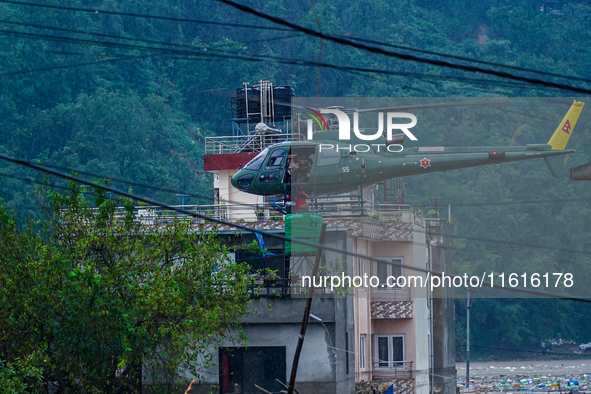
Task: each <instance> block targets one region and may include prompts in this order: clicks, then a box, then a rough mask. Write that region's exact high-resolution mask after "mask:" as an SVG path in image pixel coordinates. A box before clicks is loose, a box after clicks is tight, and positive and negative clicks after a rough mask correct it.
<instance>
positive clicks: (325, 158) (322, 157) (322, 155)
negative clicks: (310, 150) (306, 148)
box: [316, 148, 341, 167]
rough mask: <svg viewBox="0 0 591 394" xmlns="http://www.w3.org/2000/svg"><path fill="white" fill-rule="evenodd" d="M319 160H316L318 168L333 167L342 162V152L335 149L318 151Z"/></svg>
mask: <svg viewBox="0 0 591 394" xmlns="http://www.w3.org/2000/svg"><path fill="white" fill-rule="evenodd" d="M318 150H319V152H318V158H317V160H316V165H317V166H318V167H322V166H331V165H335V164H339V162H340V161H341V151H339V150H336V149H335V148H332V149H324V148H323V149H322V150H320V149H318Z"/></svg>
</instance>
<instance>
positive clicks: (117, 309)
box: [0, 185, 249, 393]
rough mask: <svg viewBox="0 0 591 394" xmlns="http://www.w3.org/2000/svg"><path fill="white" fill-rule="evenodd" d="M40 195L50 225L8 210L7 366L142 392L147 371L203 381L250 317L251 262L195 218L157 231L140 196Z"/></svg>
mask: <svg viewBox="0 0 591 394" xmlns="http://www.w3.org/2000/svg"><path fill="white" fill-rule="evenodd" d="M39 198H40V200H41V201H42V202H43V204H44V205H43V206H42V208H43V210H44V211H45V212H46V213H47V214H48V218H49V221H48V222H45V223H41V224H40V225H39V226H36V225H35V223H32V222H29V223H25V224H19V223H18V222H17V220H16V219H15V216H14V214H13V213H10V212H9V211H7V210H6V209H5V208H1V209H0V248H1V249H2V250H3V251H4V253H3V254H2V256H1V257H0V283H2V286H0V338H2V341H1V342H0V355H1V357H2V358H4V359H6V360H8V362H9V363H8V364H6V365H7V366H8V368H7V367H4V368H3V369H1V370H0V373H4V374H12V375H14V376H15V378H14V379H13V380H14V382H15V383H14V384H15V385H16V384H21V383H19V382H25V381H26V379H29V380H31V379H32V378H35V377H38V376H39V375H35V374H33V372H35V371H42V373H43V382H44V384H45V385H50V384H56V385H57V386H58V389H59V390H73V391H76V392H97V393H98V392H101V393H108V392H116V391H117V390H118V389H119V388H121V387H128V388H129V389H131V390H134V392H139V391H140V390H141V387H140V385H139V378H140V376H141V375H142V368H143V375H144V379H145V380H144V382H145V383H146V379H147V380H148V382H149V381H150V380H154V381H158V382H162V381H163V382H164V383H171V382H172V383H174V382H175V379H176V377H177V376H178V374H179V372H180V371H181V370H183V371H188V372H189V373H191V374H193V375H195V376H197V377H198V376H200V371H202V370H203V368H207V367H208V366H210V365H211V364H212V357H211V354H210V353H209V351H210V349H211V348H212V346H214V345H215V344H216V343H218V341H219V340H221V339H222V338H225V337H228V336H231V335H232V332H233V329H234V328H235V324H232V323H231V322H233V321H236V319H237V318H239V317H240V316H243V314H244V311H245V308H246V305H247V304H248V300H249V294H248V292H247V287H248V284H249V283H248V282H249V280H248V276H247V269H248V267H247V266H246V265H245V264H236V263H233V262H232V261H231V260H230V259H229V258H228V256H227V253H226V250H225V248H224V247H223V246H222V245H221V244H220V242H219V240H218V239H217V238H216V237H215V235H214V234H203V235H199V234H197V233H196V232H195V230H194V229H193V228H192V227H191V225H190V223H187V221H182V220H177V221H175V222H174V223H169V224H167V225H166V226H158V228H154V227H150V228H146V227H145V226H143V225H142V224H141V221H138V220H134V219H135V217H134V214H133V210H131V209H129V208H128V207H131V206H132V204H131V201H118V202H112V201H109V200H108V199H106V195H105V194H104V193H102V192H97V193H96V194H95V195H94V199H95V203H96V205H97V206H98V208H96V209H94V210H92V209H90V208H89V206H88V202H87V200H86V199H85V198H83V197H82V192H81V189H80V188H79V187H77V186H75V185H71V190H70V192H69V193H68V194H65V195H61V194H58V193H52V192H42V193H41V194H40V195H39ZM120 204H123V205H124V206H125V207H126V209H125V210H124V212H123V214H122V215H119V214H118V213H117V209H116V206H117V205H120ZM35 228H41V229H40V230H35ZM23 357H25V358H24V359H25V360H26V362H27V364H26V365H27V368H29V369H25V368H24V367H22V366H21V365H22V363H21V364H19V362H20V361H19V360H21V359H23ZM19 374H20V375H19ZM25 378H26V379H25ZM30 378H31V379H30ZM27 384H29V383H28V382H27ZM31 384H32V383H31ZM15 387H16V386H15Z"/></svg>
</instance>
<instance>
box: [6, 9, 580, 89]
mask: <svg viewBox="0 0 591 394" xmlns="http://www.w3.org/2000/svg"><path fill="white" fill-rule="evenodd" d="M0 3H6V4H13V5H19V6H31V7H41V8H50V9H58V10H65V11H80V12H85V13H91V14H95V15H96V14H105V15H118V16H129V17H140V18H148V19H160V20H168V21H173V22H189V23H195V24H209V25H219V26H224V27H239V28H252V29H258V30H276V31H294V30H297V29H295V28H294V27H287V28H281V27H272V26H260V25H256V24H235V23H228V22H213V21H206V20H198V19H188V18H175V17H166V16H162V15H153V14H138V13H131V12H120V11H109V10H103V9H97V8H94V9H92V8H81V7H69V6H62V5H51V4H40V3H29V2H22V1H16V0H0ZM275 23H277V22H275ZM334 37H337V38H340V39H343V40H351V41H359V42H365V43H369V44H375V45H380V46H386V47H390V48H395V49H401V50H405V51H409V52H416V53H422V54H426V55H433V56H439V57H443V58H448V59H455V60H462V61H466V62H472V63H477V64H484V65H488V66H493V67H500V68H506V69H510V70H515V71H523V72H529V73H534V74H539V75H545V76H551V77H558V78H565V79H569V80H576V81H580V82H586V83H591V80H590V79H585V78H580V77H575V76H569V75H562V74H557V73H551V72H546V71H541V70H534V69H528V68H524V67H518V66H511V65H506V64H501V63H495V62H489V61H485V60H480V59H474V58H469V57H465V56H459V55H450V54H446V53H441V52H435V51H429V50H423V49H418V48H413V47H409V46H404V45H396V44H391V43H388V42H382V41H376V40H371V39H367V38H362V37H355V36H342V35H335V36H334Z"/></svg>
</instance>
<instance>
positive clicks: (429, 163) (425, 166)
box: [421, 157, 431, 169]
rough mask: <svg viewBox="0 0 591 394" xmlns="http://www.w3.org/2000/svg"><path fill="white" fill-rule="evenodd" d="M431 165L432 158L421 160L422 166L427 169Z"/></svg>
mask: <svg viewBox="0 0 591 394" xmlns="http://www.w3.org/2000/svg"><path fill="white" fill-rule="evenodd" d="M430 166H431V160H429V159H427V158H426V157H425V158H424V159H423V160H421V167H423V168H425V169H426V168H427V167H430Z"/></svg>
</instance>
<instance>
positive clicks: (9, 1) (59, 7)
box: [0, 0, 292, 31]
mask: <svg viewBox="0 0 591 394" xmlns="http://www.w3.org/2000/svg"><path fill="white" fill-rule="evenodd" d="M0 3H5V4H14V5H22V6H29V7H39V8H51V9H55V10H64V11H79V12H86V13H89V14H94V15H100V14H104V15H118V16H131V17H134V18H148V19H158V20H166V21H171V22H185V23H196V24H201V25H214V26H224V27H239V28H245V29H257V30H277V31H292V29H286V28H280V27H274V26H260V25H246V24H240V23H226V22H212V21H206V20H201V19H191V18H175V17H171V16H163V15H151V14H137V13H132V12H120V11H107V10H102V9H98V8H82V7H70V6H65V5H52V4H40V3H29V2H24V1H15V0H0Z"/></svg>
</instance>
